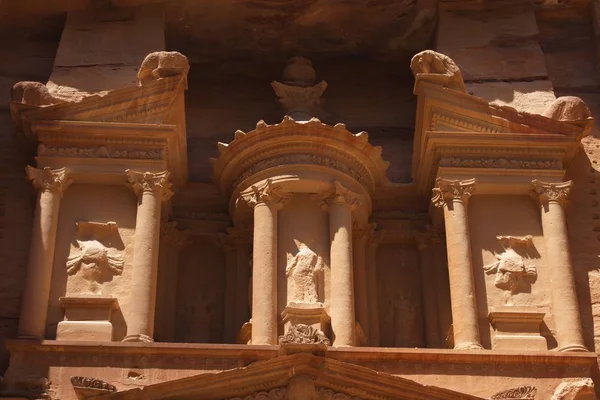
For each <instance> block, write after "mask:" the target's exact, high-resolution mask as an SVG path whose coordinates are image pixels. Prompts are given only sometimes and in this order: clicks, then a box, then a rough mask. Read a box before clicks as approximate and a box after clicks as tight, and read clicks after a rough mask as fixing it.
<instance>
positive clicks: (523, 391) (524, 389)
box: [490, 386, 537, 400]
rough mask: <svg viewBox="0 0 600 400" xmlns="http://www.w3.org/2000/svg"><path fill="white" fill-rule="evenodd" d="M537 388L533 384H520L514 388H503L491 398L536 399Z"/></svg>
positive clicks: (492, 399) (493, 399)
mask: <svg viewBox="0 0 600 400" xmlns="http://www.w3.org/2000/svg"><path fill="white" fill-rule="evenodd" d="M536 393H537V389H536V388H535V387H533V386H519V387H517V388H514V389H508V390H503V391H501V392H498V393H496V394H495V395H493V396H492V397H490V399H491V400H500V399H504V400H517V399H534V398H535V395H536Z"/></svg>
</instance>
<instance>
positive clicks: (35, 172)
mask: <svg viewBox="0 0 600 400" xmlns="http://www.w3.org/2000/svg"><path fill="white" fill-rule="evenodd" d="M25 171H26V172H27V178H28V179H29V180H30V181H31V183H32V184H33V187H35V188H36V189H37V190H38V191H40V192H45V191H52V192H56V193H58V194H59V195H61V196H62V195H63V194H64V192H65V190H67V188H68V187H69V185H70V184H71V182H72V180H71V179H70V178H69V176H68V175H69V171H68V170H67V169H66V168H59V169H51V168H50V167H44V168H42V169H37V168H33V167H30V166H27V168H26V169H25Z"/></svg>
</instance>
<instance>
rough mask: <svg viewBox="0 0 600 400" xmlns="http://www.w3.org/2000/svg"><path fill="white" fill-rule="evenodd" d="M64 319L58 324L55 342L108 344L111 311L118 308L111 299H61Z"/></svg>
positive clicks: (111, 336)
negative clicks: (69, 341)
mask: <svg viewBox="0 0 600 400" xmlns="http://www.w3.org/2000/svg"><path fill="white" fill-rule="evenodd" d="M60 304H61V305H62V306H63V308H64V309H65V319H64V321H61V322H59V323H58V328H57V330H56V340H71V341H93V342H110V341H112V338H113V326H112V323H111V322H110V317H111V314H112V311H113V310H115V309H117V308H119V304H118V301H117V299H115V298H113V297H102V296H85V297H61V298H60Z"/></svg>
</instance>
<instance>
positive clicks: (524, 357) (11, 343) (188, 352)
mask: <svg viewBox="0 0 600 400" xmlns="http://www.w3.org/2000/svg"><path fill="white" fill-rule="evenodd" d="M5 343H6V347H7V348H8V350H9V351H10V352H11V353H15V352H44V353H51V352H60V353H79V354H85V353H90V354H118V355H182V356H188V357H194V356H196V357H197V356H203V357H211V356H212V357H214V356H217V357H218V358H236V359H253V360H268V359H271V358H275V357H278V355H279V347H280V346H268V345H240V344H200V343H198V344H195V343H156V342H155V343H123V342H85V343H84V342H76V341H56V340H44V341H41V342H37V341H32V340H20V339H7V340H6V341H5ZM326 357H327V358H332V359H335V360H340V361H394V360H396V361H399V360H402V361H413V362H431V363H440V364H449V363H471V364H504V365H513V364H517V365H527V364H529V365H539V364H545V365H566V366H590V367H591V366H592V365H594V364H595V363H596V362H597V355H596V353H592V352H587V353H581V352H577V353H560V352H557V351H539V352H519V351H494V350H469V351H460V350H451V349H409V348H390V347H353V348H349V347H345V348H335V347H328V349H327V355H326Z"/></svg>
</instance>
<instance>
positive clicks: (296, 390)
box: [228, 376, 363, 400]
mask: <svg viewBox="0 0 600 400" xmlns="http://www.w3.org/2000/svg"><path fill="white" fill-rule="evenodd" d="M228 400H363V399H362V398H360V397H354V396H350V395H347V394H345V393H340V392H335V391H333V390H331V389H328V388H324V387H320V388H316V387H315V384H314V381H313V380H312V378H311V377H309V376H295V377H294V378H292V379H291V380H290V382H289V384H288V386H287V387H279V388H275V389H271V390H269V391H263V392H256V393H253V394H251V395H249V396H245V397H234V398H231V399H228Z"/></svg>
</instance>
